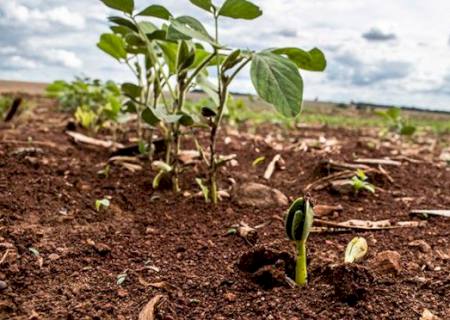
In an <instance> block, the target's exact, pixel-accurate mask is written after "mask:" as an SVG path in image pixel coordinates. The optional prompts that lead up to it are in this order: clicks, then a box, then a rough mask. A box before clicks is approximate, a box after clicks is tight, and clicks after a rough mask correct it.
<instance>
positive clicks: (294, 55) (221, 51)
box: [169, 0, 326, 204]
mask: <svg viewBox="0 0 450 320" xmlns="http://www.w3.org/2000/svg"><path fill="white" fill-rule="evenodd" d="M190 2H191V3H192V4H194V5H195V6H197V7H199V8H201V9H203V10H205V11H207V12H208V13H209V14H210V15H211V16H212V19H213V21H214V37H211V36H210V35H209V34H208V32H207V31H206V29H205V28H204V27H203V26H202V24H201V23H199V22H198V21H196V20H195V19H193V18H191V17H180V18H177V19H172V20H171V26H170V27H169V30H170V28H172V30H174V31H176V32H177V33H179V34H181V35H183V36H185V37H187V38H188V39H191V38H194V39H197V40H200V41H203V42H206V43H208V44H210V45H211V46H212V48H213V53H214V54H215V56H216V58H217V59H216V63H215V65H216V76H217V85H216V86H211V85H210V83H209V82H207V81H204V79H205V73H201V74H199V77H198V79H197V84H198V85H199V86H200V87H202V88H203V89H204V91H205V92H207V93H209V95H210V96H211V100H212V101H213V102H214V107H213V108H209V107H204V108H203V110H202V115H203V116H204V117H205V118H207V119H208V121H207V124H208V126H209V128H210V144H209V153H210V157H209V161H208V162H207V165H208V167H209V172H208V175H209V188H210V192H209V195H210V198H211V201H212V202H213V203H214V204H215V203H217V202H218V186H217V171H218V169H219V167H220V166H221V165H223V164H224V161H222V160H221V159H220V157H218V156H217V150H216V143H217V136H218V133H219V130H220V126H221V122H222V118H223V114H224V111H225V108H226V105H227V99H228V91H229V87H230V85H231V84H232V82H233V80H234V79H235V77H236V76H237V75H238V74H239V72H240V71H242V69H243V68H244V67H245V66H247V65H248V64H249V63H251V68H250V69H251V70H250V75H251V79H252V83H253V85H254V87H255V89H256V92H257V93H258V95H259V96H260V97H261V98H262V99H264V100H265V101H267V102H268V103H271V104H272V105H274V106H275V108H276V109H277V110H278V111H279V112H280V113H281V114H283V115H284V116H286V117H295V116H297V115H298V114H299V113H300V111H301V105H302V100H303V80H302V77H301V75H300V72H299V69H304V70H309V71H323V70H324V69H325V67H326V60H325V57H324V55H323V53H322V52H321V51H320V50H319V49H317V48H314V49H312V50H311V51H304V50H302V49H299V48H294V47H286V48H275V49H273V48H272V49H266V50H263V51H261V52H254V51H249V50H240V49H235V50H230V49H229V48H227V47H225V46H223V45H220V44H219V43H220V42H219V20H220V19H221V18H232V19H243V20H253V19H256V18H258V17H260V16H261V15H262V11H261V9H260V8H259V7H258V6H256V5H255V4H253V3H251V2H250V1H247V0H225V1H224V2H223V4H222V5H221V6H218V5H215V4H213V3H212V1H211V0H190Z"/></svg>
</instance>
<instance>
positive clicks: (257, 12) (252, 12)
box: [219, 0, 262, 20]
mask: <svg viewBox="0 0 450 320" xmlns="http://www.w3.org/2000/svg"><path fill="white" fill-rule="evenodd" d="M219 15H220V16H224V17H229V18H233V19H246V20H252V19H255V18H258V17H259V16H261V15H262V11H261V9H260V8H259V7H258V6H257V5H255V4H253V3H251V2H250V1H247V0H226V1H225V3H224V4H223V5H222V7H221V8H220V10H219Z"/></svg>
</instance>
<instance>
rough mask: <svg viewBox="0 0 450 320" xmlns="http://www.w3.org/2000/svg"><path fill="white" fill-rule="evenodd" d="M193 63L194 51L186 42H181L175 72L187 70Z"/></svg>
mask: <svg viewBox="0 0 450 320" xmlns="http://www.w3.org/2000/svg"><path fill="white" fill-rule="evenodd" d="M194 61H195V51H194V50H193V49H192V48H191V46H190V45H189V44H188V43H187V42H186V41H181V42H180V44H179V46H178V52H177V70H178V71H183V70H186V69H188V68H189V67H190V66H191V65H192V64H193V63H194Z"/></svg>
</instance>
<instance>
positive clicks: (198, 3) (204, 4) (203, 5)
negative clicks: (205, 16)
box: [189, 0, 213, 12]
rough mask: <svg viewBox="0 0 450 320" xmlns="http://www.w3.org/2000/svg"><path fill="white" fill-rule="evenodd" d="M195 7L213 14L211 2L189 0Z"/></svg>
mask: <svg viewBox="0 0 450 320" xmlns="http://www.w3.org/2000/svg"><path fill="white" fill-rule="evenodd" d="M189 1H191V3H192V4H193V5H196V6H197V7H199V8H202V9H204V10H206V11H208V12H211V8H212V6H213V5H212V2H211V0H189Z"/></svg>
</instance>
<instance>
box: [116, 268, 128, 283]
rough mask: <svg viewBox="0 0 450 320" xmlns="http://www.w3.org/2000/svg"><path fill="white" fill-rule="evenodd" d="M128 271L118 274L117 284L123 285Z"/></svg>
mask: <svg viewBox="0 0 450 320" xmlns="http://www.w3.org/2000/svg"><path fill="white" fill-rule="evenodd" d="M127 272H128V270H125V271H124V272H122V273H121V274H119V275H118V276H117V281H116V283H117V285H119V286H120V285H122V283H124V282H125V280H126V279H127V276H128V274H127Z"/></svg>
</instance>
